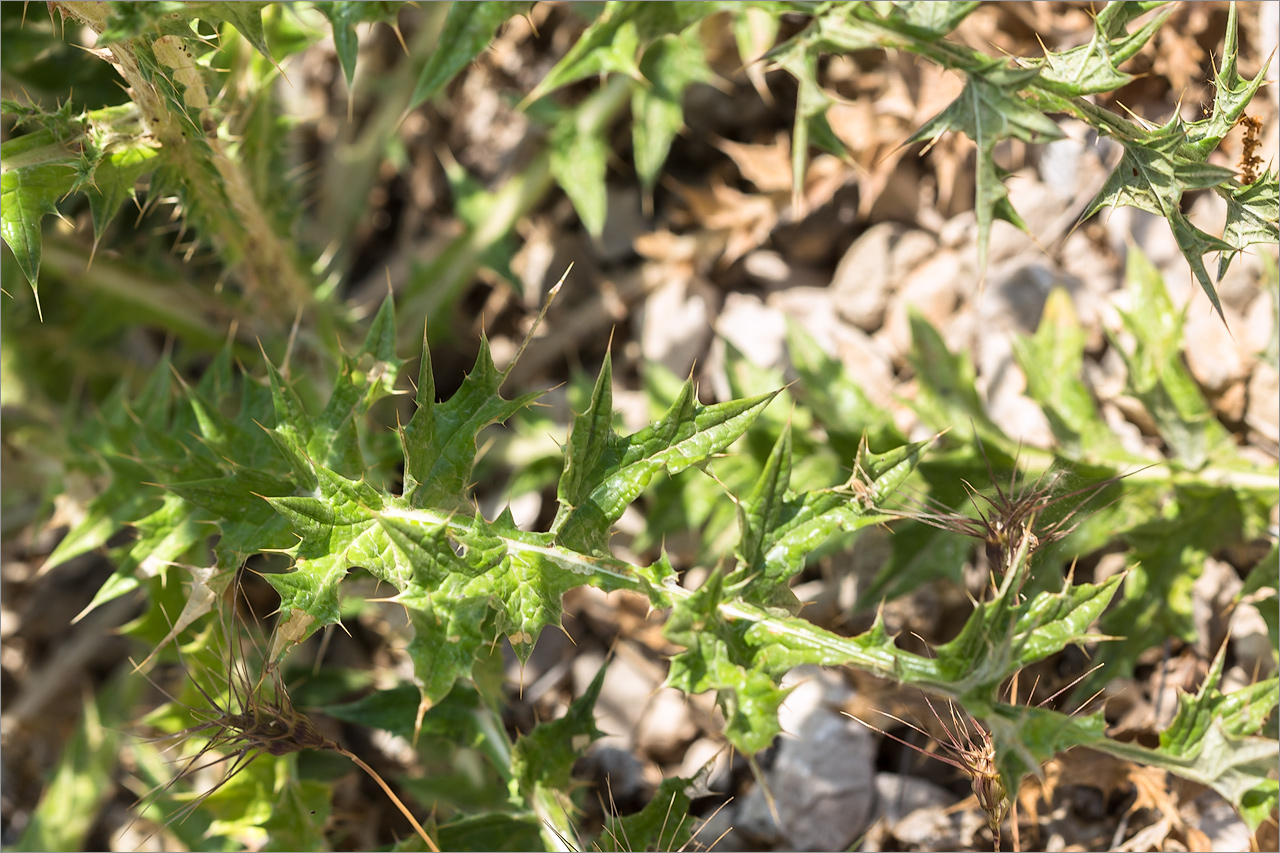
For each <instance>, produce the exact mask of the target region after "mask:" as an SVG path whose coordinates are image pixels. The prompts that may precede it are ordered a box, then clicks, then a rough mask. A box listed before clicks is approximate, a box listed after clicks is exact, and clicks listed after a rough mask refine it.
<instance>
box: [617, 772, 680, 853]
mask: <svg viewBox="0 0 1280 853" xmlns="http://www.w3.org/2000/svg"><path fill="white" fill-rule="evenodd" d="M689 787H690V780H688V779H681V778H680V777H678V776H672V777H669V778H667V779H663V780H662V784H661V785H659V786H658V790H656V791H654V793H653V798H652V799H650V800H649V802H648V803H647V804H646V805H645V807H644V808H643V809H641V810H640V811H638V812H636V813H634V814H629V815H626V816H625V817H619V816H617V815H613V816H611V817H610V818H609V820H608V821H607V822H606V823H605V827H604V831H603V832H601V833H600V837H599V839H597V841H596V845H595V846H596V849H598V850H600V851H604V853H608V851H632V850H684V849H687V847H688V845H689V840H690V838H691V837H692V836H693V829H694V823H695V821H694V820H693V818H692V817H691V816H690V814H689V805H690V802H691V800H690V799H689V794H688V789H689Z"/></svg>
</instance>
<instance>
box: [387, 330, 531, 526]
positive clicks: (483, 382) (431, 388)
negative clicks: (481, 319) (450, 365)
mask: <svg viewBox="0 0 1280 853" xmlns="http://www.w3.org/2000/svg"><path fill="white" fill-rule="evenodd" d="M502 378H503V377H502V375H501V374H499V373H498V370H497V368H496V367H494V364H493V357H492V356H491V355H490V353H489V342H488V340H487V339H485V338H481V339H480V352H479V353H478V354H477V355H476V363H475V366H474V367H473V368H472V369H471V372H470V373H469V374H467V377H466V378H465V379H464V380H463V381H462V386H461V387H460V388H459V389H458V390H457V392H456V393H455V394H454V395H453V396H452V397H451V398H449V401H448V402H447V403H437V402H436V401H435V379H434V377H432V375H431V361H430V358H429V356H428V354H427V350H426V348H425V346H424V347H423V356H422V366H421V367H420V369H419V371H418V396H417V410H416V411H415V412H414V413H413V417H412V418H411V419H410V420H409V423H408V424H406V425H405V427H404V429H403V430H402V431H401V440H402V442H403V445H404V457H405V466H404V496H405V498H406V499H407V500H408V501H409V503H410V504H411V505H413V506H415V507H424V506H446V507H455V508H458V509H464V508H466V507H467V506H468V505H467V502H466V497H465V496H466V495H467V493H468V492H469V491H470V489H471V482H470V479H471V469H472V468H473V467H474V466H475V458H476V436H477V435H479V433H480V430H482V429H484V428H485V427H487V426H488V425H489V424H492V423H501V422H503V421H505V420H506V419H507V418H509V417H511V415H512V414H514V413H515V412H516V411H518V410H520V409H522V408H524V407H525V406H527V405H528V404H529V403H531V402H532V401H533V400H535V399H536V398H537V397H539V396H540V394H539V393H537V392H534V393H529V394H523V395H521V396H519V397H517V398H515V399H514V400H504V399H503V398H502V397H501V396H500V395H499V394H498V388H499V386H500V385H501V384H502Z"/></svg>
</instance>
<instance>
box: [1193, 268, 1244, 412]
mask: <svg viewBox="0 0 1280 853" xmlns="http://www.w3.org/2000/svg"><path fill="white" fill-rule="evenodd" d="M1231 313H1233V314H1234V313H1235V312H1231ZM1231 319H1233V320H1234V322H1232V326H1233V327H1234V328H1239V326H1240V323H1239V320H1238V319H1235V318H1231ZM1183 335H1184V339H1185V340H1186V341H1187V343H1188V346H1187V347H1186V349H1185V350H1184V352H1185V353H1186V358H1187V367H1188V368H1190V370H1191V375H1192V376H1194V377H1195V379H1196V381H1197V382H1199V383H1200V387H1201V388H1204V389H1205V390H1206V391H1208V392H1209V393H1210V394H1218V393H1220V392H1222V391H1224V390H1225V389H1226V388H1227V386H1229V385H1231V384H1232V383H1233V382H1236V381H1239V380H1242V379H1244V378H1245V377H1246V376H1248V374H1249V365H1248V363H1247V362H1246V361H1245V360H1244V358H1242V357H1241V354H1240V351H1239V346H1238V344H1237V343H1236V341H1235V340H1233V339H1232V337H1231V332H1230V331H1229V330H1228V328H1227V326H1226V324H1224V323H1223V322H1222V318H1221V317H1219V316H1218V314H1217V312H1215V311H1214V310H1213V308H1212V306H1211V305H1210V304H1209V300H1208V298H1207V297H1206V296H1204V294H1203V293H1201V294H1200V295H1199V298H1193V299H1192V300H1191V306H1190V308H1189V310H1188V311H1187V324H1186V327H1185V330H1184V332H1183Z"/></svg>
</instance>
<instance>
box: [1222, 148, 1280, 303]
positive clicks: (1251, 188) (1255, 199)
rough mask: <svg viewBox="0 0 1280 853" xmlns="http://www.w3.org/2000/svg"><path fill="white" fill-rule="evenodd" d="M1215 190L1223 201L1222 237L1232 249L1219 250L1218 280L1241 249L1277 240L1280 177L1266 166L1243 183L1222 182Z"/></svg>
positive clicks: (1279, 219)
mask: <svg viewBox="0 0 1280 853" xmlns="http://www.w3.org/2000/svg"><path fill="white" fill-rule="evenodd" d="M1217 190H1218V194H1219V195H1221V196H1222V197H1223V198H1225V199H1226V201H1227V222H1226V226H1225V227H1224V228H1223V230H1222V239H1223V241H1224V242H1226V243H1228V244H1230V245H1231V246H1232V249H1233V251H1230V252H1223V253H1222V256H1221V257H1220V258H1219V260H1218V278H1219V279H1221V278H1222V277H1223V276H1224V275H1226V274H1227V267H1228V266H1230V265H1231V261H1233V260H1234V259H1235V257H1236V255H1237V254H1239V252H1240V251H1241V250H1242V249H1245V248H1247V247H1249V246H1253V245H1256V244H1259V243H1262V244H1266V245H1275V243H1276V242H1277V241H1278V240H1280V180H1278V179H1277V175H1276V173H1275V172H1273V171H1271V170H1270V169H1268V170H1267V171H1266V172H1263V173H1262V174H1261V175H1259V176H1258V179H1257V180H1256V181H1254V182H1253V183H1251V184H1248V185H1247V186H1243V187H1237V186H1235V185H1234V184H1222V185H1220V186H1219V187H1218V188H1217Z"/></svg>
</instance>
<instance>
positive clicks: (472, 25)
mask: <svg viewBox="0 0 1280 853" xmlns="http://www.w3.org/2000/svg"><path fill="white" fill-rule="evenodd" d="M344 5H346V4H344ZM350 5H353V6H355V5H364V4H363V3H359V4H357V3H352V4H350ZM528 5H529V4H528V3H508V2H498V0H483V2H479V3H454V4H452V5H451V6H450V7H449V14H448V16H447V17H446V18H445V21H444V30H443V31H442V32H441V33H440V40H439V46H438V47H437V48H436V50H435V51H434V52H433V53H432V54H431V58H430V59H429V60H427V64H426V65H425V66H424V67H423V69H422V74H420V75H419V76H418V83H417V85H416V86H414V89H413V96H412V97H410V98H409V109H410V110H415V109H417V108H418V107H419V106H421V105H422V104H423V103H424V102H426V101H428V100H430V99H431V98H434V97H435V96H436V94H437V93H439V92H440V90H441V89H443V88H444V87H445V86H446V85H448V83H449V81H450V80H452V79H453V77H454V75H455V74H457V73H458V72H459V71H461V70H462V69H463V67H465V66H466V65H467V63H469V62H471V60H473V59H475V58H476V56H478V55H479V54H480V52H481V51H482V50H484V49H485V48H486V47H488V46H489V42H490V41H491V40H492V39H493V35H494V31H495V30H497V29H498V27H500V26H502V25H503V24H505V23H506V22H507V21H508V20H509V19H510V18H511V17H512V16H513V15H518V14H520V12H521V11H522V10H524V9H525V8H527V7H528ZM348 79H349V78H348Z"/></svg>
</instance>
